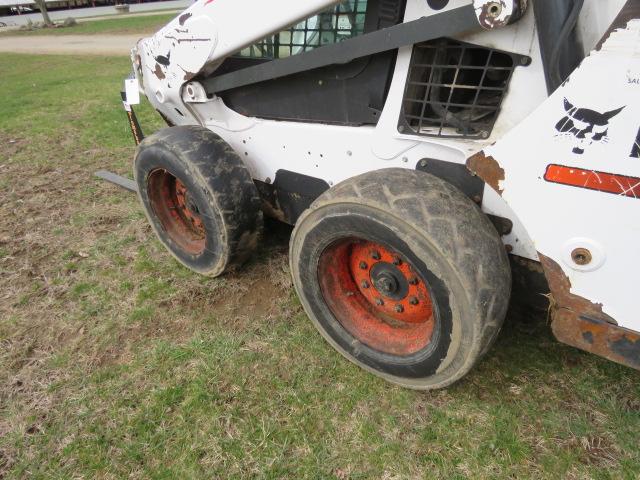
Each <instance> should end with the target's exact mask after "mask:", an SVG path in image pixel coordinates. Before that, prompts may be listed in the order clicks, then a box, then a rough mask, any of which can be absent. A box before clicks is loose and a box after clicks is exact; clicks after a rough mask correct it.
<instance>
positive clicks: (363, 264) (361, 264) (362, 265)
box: [360, 262, 369, 270]
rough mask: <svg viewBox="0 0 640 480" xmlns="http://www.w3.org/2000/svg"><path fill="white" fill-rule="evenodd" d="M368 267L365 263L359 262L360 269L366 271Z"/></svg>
mask: <svg viewBox="0 0 640 480" xmlns="http://www.w3.org/2000/svg"><path fill="white" fill-rule="evenodd" d="M368 267H369V265H367V262H360V268H361V269H362V270H366V269H367V268H368Z"/></svg>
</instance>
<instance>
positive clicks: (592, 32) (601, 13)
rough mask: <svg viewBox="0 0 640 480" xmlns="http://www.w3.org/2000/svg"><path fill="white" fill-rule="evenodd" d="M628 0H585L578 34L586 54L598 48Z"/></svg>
mask: <svg viewBox="0 0 640 480" xmlns="http://www.w3.org/2000/svg"><path fill="white" fill-rule="evenodd" d="M625 3H627V0H606V1H602V0H585V2H584V6H583V7H582V13H581V14H580V19H579V20H578V36H579V38H580V40H581V43H582V46H583V48H584V53H585V55H586V54H588V53H589V52H590V51H591V50H593V49H594V48H596V45H597V43H598V42H599V41H600V39H601V38H602V36H603V35H604V34H605V32H606V31H607V30H608V29H609V26H610V25H611V23H612V22H613V20H614V19H615V18H616V16H617V15H618V13H619V12H620V10H622V7H623V6H624V4H625Z"/></svg>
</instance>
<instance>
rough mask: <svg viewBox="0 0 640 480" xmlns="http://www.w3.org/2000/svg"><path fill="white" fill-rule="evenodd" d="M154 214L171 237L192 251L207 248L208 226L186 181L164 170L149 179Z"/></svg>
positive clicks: (154, 173)
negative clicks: (206, 227) (183, 181)
mask: <svg viewBox="0 0 640 480" xmlns="http://www.w3.org/2000/svg"><path fill="white" fill-rule="evenodd" d="M147 192H148V195H149V200H150V203H151V207H152V208H153V211H154V213H155V214H156V215H157V217H158V219H159V220H160V224H161V225H162V228H163V229H164V230H165V232H167V234H168V235H169V237H171V239H172V240H173V241H174V242H175V243H176V244H177V245H178V246H180V248H182V249H183V250H184V251H186V252H187V253H189V254H192V255H199V254H201V253H202V252H203V251H204V249H205V244H206V229H205V226H204V223H203V221H202V218H201V214H200V208H199V207H198V204H197V203H196V202H195V200H194V199H193V197H192V195H191V194H190V193H189V190H188V189H187V187H186V186H185V184H184V183H182V182H181V181H180V179H178V178H177V177H175V176H174V175H173V174H171V173H170V172H168V171H167V170H164V169H158V170H154V171H153V172H151V173H150V174H149V178H148V180H147Z"/></svg>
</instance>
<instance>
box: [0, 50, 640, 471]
mask: <svg viewBox="0 0 640 480" xmlns="http://www.w3.org/2000/svg"><path fill="white" fill-rule="evenodd" d="M129 69H130V66H129V64H128V60H127V59H126V58H116V59H114V58H88V57H83V58H71V57H58V56H55V57H54V56H52V57H45V56H17V55H5V56H3V57H2V58H1V59H0V71H1V72H2V75H0V92H1V93H0V105H2V112H3V115H0V218H2V222H0V385H2V387H1V388H0V478H43V479H44V478H47V479H48V478H144V479H146V478H158V479H160V478H177V479H183V478H254V477H255V478H274V479H275V478H294V479H298V478H327V479H330V478H337V479H346V478H353V479H364V478H375V479H379V478H386V479H396V478H397V479H404V478H446V479H455V478H459V479H463V478H478V479H493V478H535V479H538V478H549V479H556V478H575V479H581V478H594V479H619V478H626V479H637V478H638V476H639V475H640V449H638V444H639V440H640V433H639V432H640V375H639V374H638V372H636V371H633V370H630V369H627V368H624V367H621V366H618V365H615V364H613V363H610V362H608V361H606V360H603V359H600V358H597V357H595V356H591V355H588V354H584V353H581V352H579V351H577V350H574V349H572V348H570V347H566V346H563V345H560V344H558V343H556V342H555V341H554V340H553V339H552V338H551V335H550V333H549V328H548V326H547V324H546V322H545V319H541V320H540V321H538V322H533V321H522V320H518V319H516V318H514V317H509V318H508V319H507V323H506V326H505V328H504V330H503V332H502V333H501V334H500V337H499V338H498V341H497V343H496V345H495V346H494V347H493V349H492V350H491V352H490V354H489V355H488V357H487V358H486V359H485V360H484V361H483V362H482V363H481V364H480V365H479V366H478V368H476V369H475V370H474V371H473V372H472V373H471V374H470V375H469V376H468V377H467V378H465V379H464V380H463V381H462V382H460V383H458V384H456V385H455V386H453V387H451V388H448V389H446V390H443V391H438V392H428V393H418V392H412V391H408V390H403V389H400V388H397V387H394V386H391V385H388V384H386V383H384V382H383V381H381V380H379V379H377V378H375V377H373V376H371V375H369V374H367V373H365V372H363V371H361V370H359V369H358V368H356V367H355V366H353V365H351V364H350V363H348V362H346V361H345V360H344V359H343V358H342V357H340V356H339V355H338V354H336V353H335V352H334V351H333V350H332V349H331V348H330V347H329V346H328V345H327V344H326V343H325V342H324V341H323V340H322V339H321V337H320V336H319V335H318V334H317V333H316V331H315V330H314V328H313V327H312V325H311V324H310V322H309V320H308V319H307V318H306V316H305V315H304V313H303V311H302V309H301V307H300V304H299V302H298V300H297V298H296V296H295V294H294V292H293V290H292V288H291V285H290V283H289V280H288V274H287V272H286V268H287V258H286V252H287V235H288V231H287V230H286V229H284V230H282V229H279V228H275V227H273V226H272V227H271V228H269V229H268V231H267V235H266V238H265V241H264V245H263V246H262V248H261V250H260V251H259V252H258V255H257V256H256V258H255V260H254V261H253V262H252V263H251V264H250V265H248V266H247V267H246V268H245V269H244V270H243V271H241V272H238V273H236V274H232V275H228V276H225V277H223V278H220V279H208V278H202V277H199V276H197V275H194V274H192V273H190V272H188V271H186V270H185V269H183V268H182V267H180V266H179V265H177V263H176V262H175V261H174V260H172V258H171V257H170V256H169V255H168V254H166V253H165V252H164V250H163V249H162V247H161V246H160V245H159V244H158V242H157V241H156V240H155V239H154V237H153V235H152V232H151V230H150V228H149V227H148V226H147V225H146V222H145V219H144V216H143V214H142V212H141V210H140V208H139V206H138V204H137V200H136V198H135V196H133V195H131V194H129V193H127V192H125V191H121V190H118V189H117V188H115V187H113V186H110V185H108V184H105V183H103V182H100V181H98V180H96V179H94V178H93V177H92V174H93V172H94V171H95V170H97V169H99V168H105V167H106V168H109V169H111V170H115V171H117V172H119V173H122V174H128V173H129V171H130V169H131V160H132V157H133V153H134V149H133V147H132V146H131V134H130V132H129V130H128V126H127V121H126V118H125V116H124V113H123V112H122V107H121V103H120V100H119V91H120V84H121V80H122V78H123V77H124V76H125V75H126V74H127V73H128V72H129ZM139 111H140V117H141V122H142V125H143V127H144V128H145V129H146V130H147V131H152V130H154V129H157V128H159V127H160V126H161V121H160V120H159V119H158V118H157V116H156V115H155V114H154V112H152V111H151V109H149V108H148V107H146V106H145V107H143V108H141V109H140V110H139Z"/></svg>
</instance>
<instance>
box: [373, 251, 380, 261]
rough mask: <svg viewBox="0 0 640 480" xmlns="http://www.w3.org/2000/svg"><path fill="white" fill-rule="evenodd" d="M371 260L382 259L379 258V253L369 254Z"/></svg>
mask: <svg viewBox="0 0 640 480" xmlns="http://www.w3.org/2000/svg"><path fill="white" fill-rule="evenodd" d="M371 258H373V259H374V260H380V259H381V258H382V257H381V256H380V252H375V251H374V252H371Z"/></svg>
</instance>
